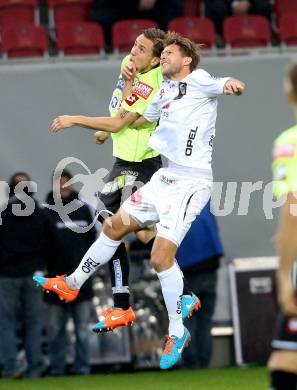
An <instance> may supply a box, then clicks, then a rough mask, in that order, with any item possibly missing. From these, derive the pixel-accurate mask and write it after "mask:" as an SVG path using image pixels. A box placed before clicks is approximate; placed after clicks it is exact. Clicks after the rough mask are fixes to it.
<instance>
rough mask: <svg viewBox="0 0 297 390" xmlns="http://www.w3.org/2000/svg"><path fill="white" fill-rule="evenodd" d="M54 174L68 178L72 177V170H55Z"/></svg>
mask: <svg viewBox="0 0 297 390" xmlns="http://www.w3.org/2000/svg"><path fill="white" fill-rule="evenodd" d="M55 174H56V175H55ZM54 176H56V177H57V176H59V177H66V178H67V179H68V180H70V179H72V174H71V173H70V171H67V169H63V170H62V171H58V172H53V177H54Z"/></svg>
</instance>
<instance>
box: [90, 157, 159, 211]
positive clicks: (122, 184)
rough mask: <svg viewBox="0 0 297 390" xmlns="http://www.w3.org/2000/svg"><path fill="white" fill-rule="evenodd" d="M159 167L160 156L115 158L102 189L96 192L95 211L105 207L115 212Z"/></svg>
mask: <svg viewBox="0 0 297 390" xmlns="http://www.w3.org/2000/svg"><path fill="white" fill-rule="evenodd" d="M161 167H162V160H161V157H160V156H157V157H153V158H149V159H146V160H143V161H142V162H129V161H124V160H121V159H119V158H117V159H116V161H115V163H114V165H113V167H112V169H111V171H110V173H109V175H108V176H107V178H106V180H105V187H104V189H103V190H102V192H101V193H100V194H98V198H99V202H98V207H97V212H100V211H101V210H103V209H106V210H108V211H111V212H112V213H115V212H116V211H117V210H118V209H119V208H120V206H121V204H122V203H123V202H124V201H125V200H126V199H127V198H128V197H129V196H130V195H131V194H132V193H133V192H135V191H136V190H137V189H138V188H140V187H141V186H142V185H144V184H145V183H147V182H148V181H149V180H150V178H151V177H152V176H153V174H154V173H155V172H156V171H157V170H158V169H160V168H161Z"/></svg>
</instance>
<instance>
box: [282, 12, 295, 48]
mask: <svg viewBox="0 0 297 390" xmlns="http://www.w3.org/2000/svg"><path fill="white" fill-rule="evenodd" d="M279 39H280V41H281V43H284V44H286V45H297V12H293V13H288V14H284V15H282V16H281V18H280V21H279Z"/></svg>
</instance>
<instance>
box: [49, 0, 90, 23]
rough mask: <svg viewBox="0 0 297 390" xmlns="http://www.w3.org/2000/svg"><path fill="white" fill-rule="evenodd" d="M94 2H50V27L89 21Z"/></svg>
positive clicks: (70, 0)
mask: <svg viewBox="0 0 297 390" xmlns="http://www.w3.org/2000/svg"><path fill="white" fill-rule="evenodd" d="M91 5H92V0H48V10H49V26H50V28H55V26H57V25H58V24H59V23H64V22H77V21H78V22H84V21H88V20H89V14H90V7H91Z"/></svg>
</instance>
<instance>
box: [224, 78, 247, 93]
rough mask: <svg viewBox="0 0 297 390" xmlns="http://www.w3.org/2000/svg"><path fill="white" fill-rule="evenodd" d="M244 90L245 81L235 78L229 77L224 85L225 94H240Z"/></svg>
mask: <svg viewBox="0 0 297 390" xmlns="http://www.w3.org/2000/svg"><path fill="white" fill-rule="evenodd" d="M244 91H245V83H244V82H243V81H240V80H237V79H230V80H228V81H227V82H226V84H225V86H224V94H225V95H242V94H243V93H244Z"/></svg>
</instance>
